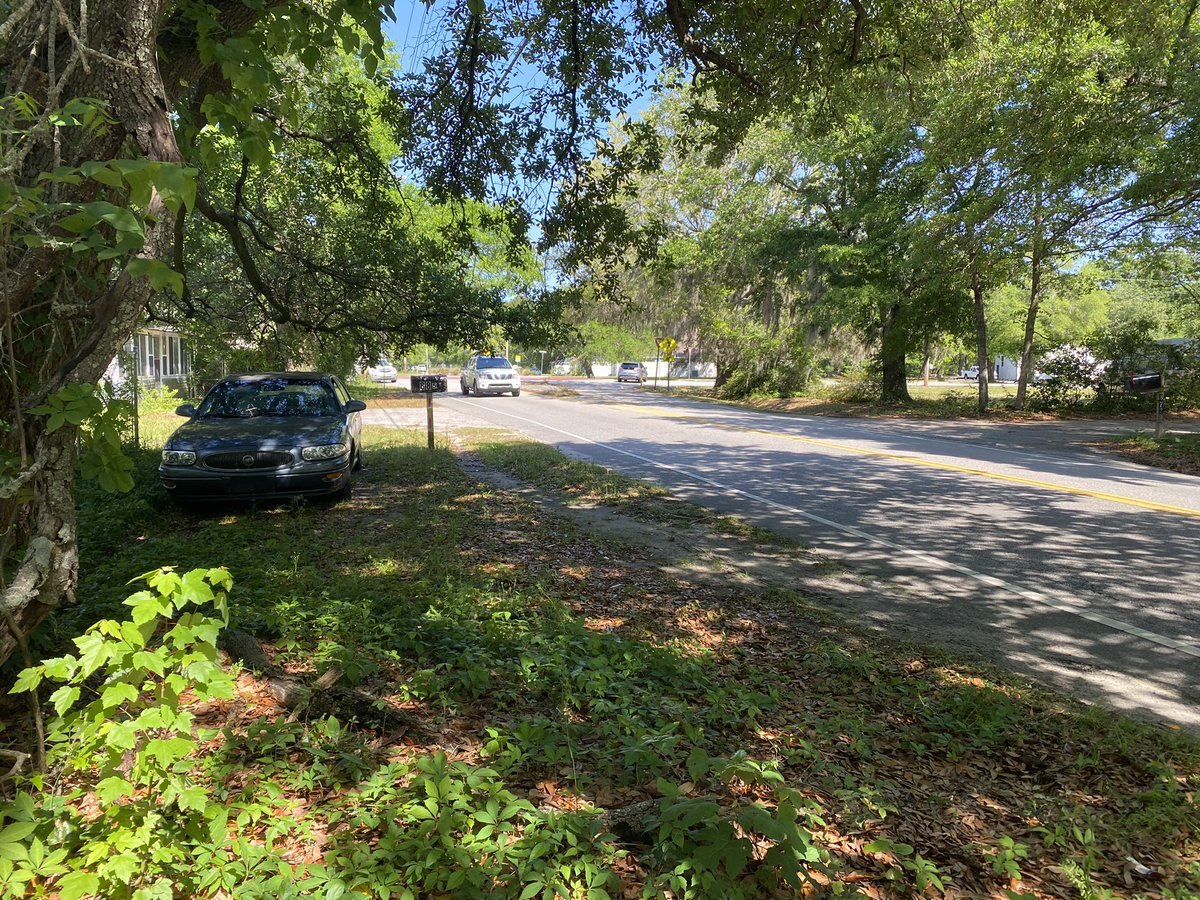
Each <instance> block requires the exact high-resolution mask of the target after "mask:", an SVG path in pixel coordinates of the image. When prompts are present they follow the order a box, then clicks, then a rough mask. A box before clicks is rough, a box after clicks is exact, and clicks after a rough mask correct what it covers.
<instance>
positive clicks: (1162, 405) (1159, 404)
mask: <svg viewBox="0 0 1200 900" xmlns="http://www.w3.org/2000/svg"><path fill="white" fill-rule="evenodd" d="M1166 406H1167V398H1166V393H1165V391H1164V390H1163V389H1161V388H1160V389H1159V391H1158V397H1157V398H1156V399H1155V402H1154V439H1155V440H1156V441H1161V440H1162V436H1163V419H1164V418H1165V414H1166Z"/></svg>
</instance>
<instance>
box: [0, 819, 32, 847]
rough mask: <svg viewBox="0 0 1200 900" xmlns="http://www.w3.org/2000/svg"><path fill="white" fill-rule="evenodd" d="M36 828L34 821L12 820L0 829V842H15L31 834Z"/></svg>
mask: <svg viewBox="0 0 1200 900" xmlns="http://www.w3.org/2000/svg"><path fill="white" fill-rule="evenodd" d="M36 828H37V824H36V823H34V822H14V823H13V824H11V825H8V826H6V827H5V828H4V829H3V830H2V831H0V844H15V843H17V842H18V841H23V840H25V838H27V837H29V835H31V834H33V832H34V830H35V829H36Z"/></svg>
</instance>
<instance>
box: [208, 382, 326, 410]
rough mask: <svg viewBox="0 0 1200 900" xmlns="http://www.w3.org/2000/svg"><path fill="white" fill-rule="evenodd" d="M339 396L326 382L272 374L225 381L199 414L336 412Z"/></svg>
mask: <svg viewBox="0 0 1200 900" xmlns="http://www.w3.org/2000/svg"><path fill="white" fill-rule="evenodd" d="M337 412H338V405H337V400H336V398H334V396H333V392H332V391H331V390H330V389H329V387H328V385H326V384H325V383H324V382H321V381H316V380H291V379H286V378H270V379H261V380H255V381H224V382H222V383H221V384H218V385H217V386H216V387H214V388H213V389H212V390H211V391H209V394H208V396H207V397H205V398H204V402H203V403H201V404H200V409H199V414H200V415H201V416H210V417H215V418H230V417H235V418H244V417H248V416H333V415H337Z"/></svg>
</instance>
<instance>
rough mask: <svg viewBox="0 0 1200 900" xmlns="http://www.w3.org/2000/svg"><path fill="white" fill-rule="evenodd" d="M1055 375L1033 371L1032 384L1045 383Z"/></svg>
mask: <svg viewBox="0 0 1200 900" xmlns="http://www.w3.org/2000/svg"><path fill="white" fill-rule="evenodd" d="M1055 377H1056V376H1054V375H1051V374H1050V373H1049V372H1034V373H1033V383H1034V384H1046V383H1047V382H1049V381H1053V380H1054V379H1055Z"/></svg>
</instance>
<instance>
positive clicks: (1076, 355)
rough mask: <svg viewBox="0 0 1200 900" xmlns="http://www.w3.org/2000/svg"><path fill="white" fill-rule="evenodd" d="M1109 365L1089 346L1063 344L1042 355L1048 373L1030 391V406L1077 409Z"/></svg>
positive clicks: (1043, 371) (1042, 370)
mask: <svg viewBox="0 0 1200 900" xmlns="http://www.w3.org/2000/svg"><path fill="white" fill-rule="evenodd" d="M1107 368H1108V364H1107V363H1106V362H1103V361H1100V360H1097V359H1096V354H1094V353H1093V352H1092V351H1091V350H1089V349H1088V348H1087V347H1077V346H1075V345H1073V344H1063V345H1062V346H1061V347H1055V348H1054V349H1053V350H1049V351H1047V352H1046V353H1044V354H1042V359H1041V364H1040V365H1039V367H1038V369H1039V371H1040V372H1041V373H1042V374H1043V375H1045V376H1048V378H1047V380H1046V381H1043V382H1041V383H1040V384H1035V385H1034V387H1033V389H1032V390H1031V391H1030V406H1032V407H1034V408H1037V409H1076V408H1078V407H1079V406H1080V405H1082V404H1083V402H1084V400H1085V398H1087V397H1089V396H1090V395H1091V394H1092V393H1093V392H1094V391H1095V390H1096V387H1097V386H1098V385H1099V384H1100V379H1101V377H1102V376H1103V374H1104V372H1105V370H1106V369H1107Z"/></svg>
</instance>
